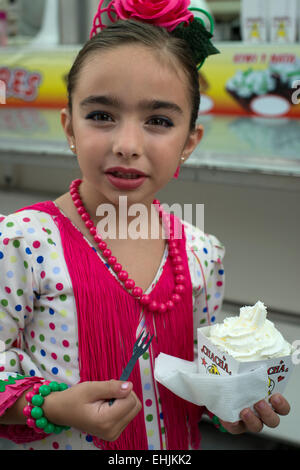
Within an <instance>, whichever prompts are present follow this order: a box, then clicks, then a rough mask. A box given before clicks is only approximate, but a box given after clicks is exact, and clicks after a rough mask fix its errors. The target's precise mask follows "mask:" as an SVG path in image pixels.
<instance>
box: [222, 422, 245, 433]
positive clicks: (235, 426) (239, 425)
mask: <svg viewBox="0 0 300 470" xmlns="http://www.w3.org/2000/svg"><path fill="white" fill-rule="evenodd" d="M220 423H221V424H222V426H223V427H224V428H225V429H226V431H228V432H230V433H231V434H242V433H244V432H245V431H246V426H245V423H244V422H243V421H236V422H235V423H230V422H229V421H223V420H222V419H220Z"/></svg>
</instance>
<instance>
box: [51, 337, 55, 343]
mask: <svg viewBox="0 0 300 470" xmlns="http://www.w3.org/2000/svg"><path fill="white" fill-rule="evenodd" d="M50 343H52V344H56V338H54V337H53V336H51V338H50Z"/></svg>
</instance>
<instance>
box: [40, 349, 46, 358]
mask: <svg viewBox="0 0 300 470" xmlns="http://www.w3.org/2000/svg"><path fill="white" fill-rule="evenodd" d="M41 355H42V356H44V357H45V356H46V351H44V349H41Z"/></svg>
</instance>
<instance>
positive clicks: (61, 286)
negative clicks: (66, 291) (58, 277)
mask: <svg viewBox="0 0 300 470" xmlns="http://www.w3.org/2000/svg"><path fill="white" fill-rule="evenodd" d="M55 287H56V289H57V290H63V288H64V286H63V284H62V283H61V282H59V283H58V284H56V286H55Z"/></svg>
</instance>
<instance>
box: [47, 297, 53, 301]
mask: <svg viewBox="0 0 300 470" xmlns="http://www.w3.org/2000/svg"><path fill="white" fill-rule="evenodd" d="M46 299H47V300H50V302H51V300H53V299H54V297H46Z"/></svg>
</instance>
